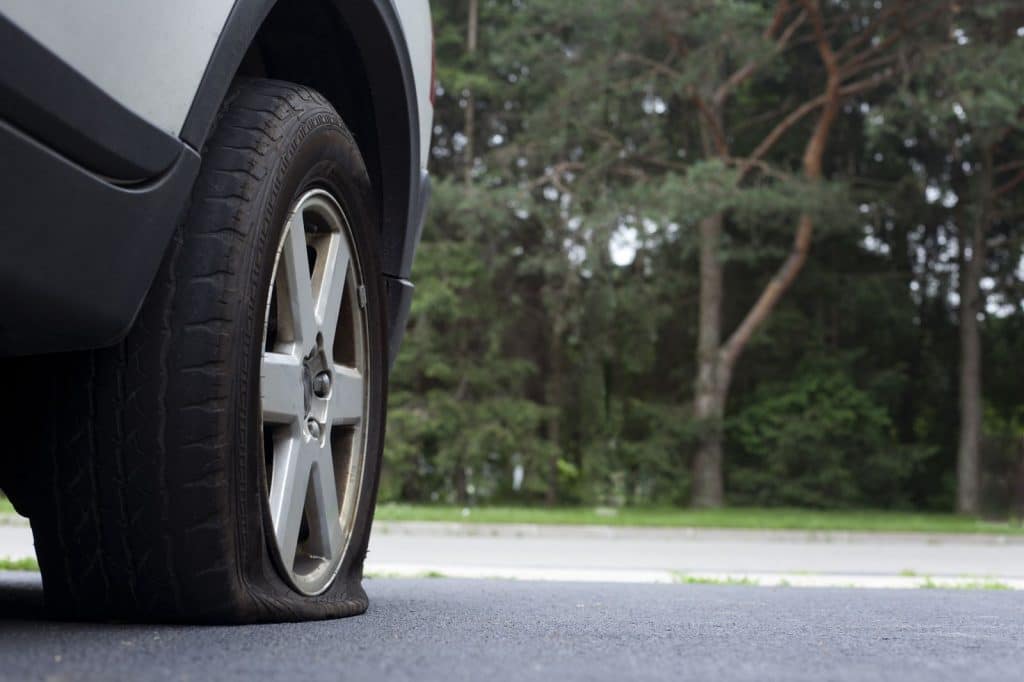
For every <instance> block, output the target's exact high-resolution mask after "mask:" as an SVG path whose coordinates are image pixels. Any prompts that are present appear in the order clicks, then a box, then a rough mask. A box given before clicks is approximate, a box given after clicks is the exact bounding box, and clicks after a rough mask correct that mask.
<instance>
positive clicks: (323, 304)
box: [313, 233, 351, 358]
mask: <svg viewBox="0 0 1024 682" xmlns="http://www.w3.org/2000/svg"><path fill="white" fill-rule="evenodd" d="M325 242H326V244H325V247H324V248H323V251H325V252H326V253H322V254H320V256H321V257H320V259H319V262H317V266H316V273H315V274H314V276H313V288H314V296H315V305H316V323H317V326H318V327H319V328H320V331H321V333H322V334H323V335H324V348H326V349H327V353H328V356H329V357H332V358H333V349H334V335H335V332H336V331H337V329H338V317H339V316H340V314H341V300H342V297H343V296H344V294H345V284H346V280H347V276H348V269H349V264H350V262H351V255H350V254H349V251H348V244H346V243H345V238H344V237H343V236H342V235H341V234H338V233H335V234H332V235H331V236H330V238H329V239H327V240H325Z"/></svg>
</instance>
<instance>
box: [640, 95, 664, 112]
mask: <svg viewBox="0 0 1024 682" xmlns="http://www.w3.org/2000/svg"><path fill="white" fill-rule="evenodd" d="M641 106H642V107H643V109H644V113H645V114H658V115H659V116H660V115H661V114H664V113H665V112H666V111H668V105H667V104H665V100H663V99H662V98H660V97H658V96H657V95H653V94H650V93H648V94H646V95H644V101H643V103H642V104H641Z"/></svg>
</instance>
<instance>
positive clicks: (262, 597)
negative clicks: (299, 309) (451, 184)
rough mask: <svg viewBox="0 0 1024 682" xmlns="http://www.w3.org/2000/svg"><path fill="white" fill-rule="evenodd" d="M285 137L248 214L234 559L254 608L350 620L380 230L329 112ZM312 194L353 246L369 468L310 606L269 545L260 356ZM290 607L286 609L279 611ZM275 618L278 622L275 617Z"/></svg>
mask: <svg viewBox="0 0 1024 682" xmlns="http://www.w3.org/2000/svg"><path fill="white" fill-rule="evenodd" d="M291 124H292V125H291V126H287V127H286V128H287V133H286V135H285V136H284V137H283V138H282V141H286V146H285V148H284V149H279V150H278V154H279V157H278V158H279V161H278V163H277V164H276V165H275V166H274V170H273V173H272V177H268V178H266V179H265V181H264V183H263V191H262V192H261V194H260V196H259V197H258V198H257V201H256V202H255V206H254V207H253V208H258V210H259V220H258V226H259V229H258V230H257V231H256V232H257V235H256V236H257V238H258V239H257V243H256V244H255V245H254V246H255V248H253V249H252V252H253V261H252V267H251V269H250V272H251V273H252V276H251V278H250V281H249V286H250V291H249V292H248V295H246V296H245V297H244V299H243V300H246V301H250V302H251V304H250V307H249V311H248V313H249V314H248V316H247V318H248V324H247V329H246V330H245V331H246V332H247V333H245V334H244V335H240V336H244V339H243V346H244V347H243V348H241V349H240V351H241V352H239V353H238V354H237V358H238V361H239V367H238V372H237V376H238V385H237V391H236V393H235V395H236V396H238V397H239V399H240V400H239V404H238V410H237V418H236V432H237V434H238V442H239V443H240V445H241V447H239V448H238V455H239V456H238V468H237V471H236V478H235V481H234V485H233V489H234V491H235V493H236V495H235V499H236V500H237V501H238V507H237V510H236V512H237V518H238V519H239V524H238V528H237V540H238V558H239V565H240V567H241V576H242V580H243V583H244V588H245V589H246V590H247V591H248V592H249V593H250V596H251V597H252V598H253V599H254V601H255V602H256V603H262V604H268V606H271V605H272V607H273V608H275V609H280V608H281V607H286V608H287V610H288V611H290V612H292V613H293V616H294V618H295V619H305V618H322V617H329V616H333V615H347V614H348V613H350V612H352V611H353V609H354V608H355V609H356V610H364V609H365V608H366V596H365V593H364V592H363V590H362V587H361V585H360V582H361V579H362V564H363V559H364V557H365V554H366V546H367V543H368V541H369V533H370V527H371V523H372V516H373V508H374V504H375V502H376V491H377V485H378V480H379V476H380V464H381V461H380V460H381V453H382V450H383V438H384V430H385V417H386V410H385V406H386V392H387V377H386V371H387V368H386V364H385V357H386V349H387V335H386V329H385V319H386V316H385V315H384V311H383V301H384V296H383V291H382V288H383V287H382V282H381V273H380V266H379V251H378V247H377V239H376V231H377V225H378V221H377V220H376V211H375V210H374V202H373V198H372V194H371V185H370V182H369V179H368V176H367V173H366V169H365V166H364V164H363V161H362V158H361V156H360V155H359V150H358V147H357V146H356V144H355V142H354V140H353V139H352V137H351V135H350V134H349V133H348V131H347V130H346V129H345V127H344V124H343V123H342V122H341V120H340V118H339V117H338V116H337V114H336V113H334V112H333V111H332V110H330V109H329V108H327V107H323V106H319V107H316V108H314V109H313V110H312V111H308V112H302V113H300V114H299V115H298V116H297V117H296V119H295V120H294V121H291ZM311 189H323V190H326V191H327V192H329V193H330V194H331V196H332V197H333V198H334V199H335V200H336V201H337V202H338V204H339V205H340V206H341V208H342V211H343V212H344V214H345V217H346V218H347V220H348V222H349V225H350V228H351V234H350V237H351V239H352V241H353V247H354V252H355V253H354V254H353V255H354V259H353V260H354V262H356V263H357V265H358V267H359V270H360V280H361V283H362V285H363V286H365V287H366V310H365V315H366V321H367V342H368V353H367V355H368V358H367V362H368V380H369V383H370V385H369V391H368V408H367V419H366V425H365V427H364V429H365V442H366V446H365V447H366V460H365V464H364V470H363V480H362V486H361V489H360V495H359V503H358V505H357V511H356V520H355V523H354V524H353V531H352V536H351V538H350V539H349V542H348V545H347V548H346V551H345V555H344V556H343V558H342V562H341V565H340V566H339V568H338V573H337V577H336V578H335V580H334V582H333V583H332V584H331V586H330V587H329V588H328V589H327V590H326V591H325V592H324V593H323V594H321V595H318V596H315V597H309V596H305V595H302V594H300V593H298V592H297V591H295V590H294V589H293V588H292V587H291V586H290V585H289V584H288V583H287V581H285V580H284V579H283V578H282V576H281V574H280V571H279V569H278V561H277V557H276V553H277V548H276V545H275V544H274V542H273V539H272V538H273V533H272V531H270V529H272V527H273V526H272V524H271V516H270V509H269V499H268V496H267V490H268V489H269V488H268V475H267V471H266V465H265V459H264V453H263V447H264V446H263V437H262V428H261V426H262V424H261V418H260V414H261V398H260V379H259V378H260V367H261V359H262V354H263V334H264V324H265V312H266V309H267V303H268V299H269V296H270V285H271V280H272V277H273V271H274V263H275V259H276V257H277V249H278V245H279V243H280V240H281V237H282V234H283V231H284V229H285V222H286V220H287V218H288V214H289V211H290V210H291V208H292V206H293V205H294V203H295V201H296V200H297V199H298V198H299V197H300V196H301V195H302V194H304V193H305V192H307V191H309V190H311ZM286 605H287V606H286ZM278 616H280V614H278Z"/></svg>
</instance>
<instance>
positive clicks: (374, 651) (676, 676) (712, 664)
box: [0, 573, 1024, 682]
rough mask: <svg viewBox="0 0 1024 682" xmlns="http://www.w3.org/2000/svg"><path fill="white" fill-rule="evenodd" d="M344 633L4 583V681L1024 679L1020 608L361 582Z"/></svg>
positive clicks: (948, 596) (777, 591)
mask: <svg viewBox="0 0 1024 682" xmlns="http://www.w3.org/2000/svg"><path fill="white" fill-rule="evenodd" d="M367 591H368V592H369V594H370V599H371V607H370V611H369V612H368V613H367V615H365V616H361V617H358V618H352V619H347V620H341V621H329V622H319V623H307V624H284V625H263V626H251V627H250V626H246V627H165V626H164V627H157V626H139V625H92V624H67V623H53V622H46V621H43V620H39V618H40V617H41V615H40V614H41V611H40V608H41V607H40V603H41V598H42V597H41V592H40V589H39V586H38V578H37V577H36V576H34V575H30V574H14V573H7V574H3V573H0V679H4V680H63V679H73V680H104V681H106V680H121V679H153V680H208V679H218V680H246V681H251V680H263V679H281V680H385V681H387V680H416V681H417V682H429V681H431V680H439V681H444V682H458V681H461V680H466V681H473V682H477V681H479V680H489V681H492V680H493V681H496V682H500V681H502V680H517V681H519V680H526V681H529V680H558V681H559V682H571V681H575V680H614V681H615V682H620V681H621V680H666V681H668V680H671V681H672V682H680V681H683V680H721V681H722V682H730V681H740V680H743V681H747V680H749V681H755V680H756V681H758V682H762V681H765V680H787V681H801V680H809V681H810V680H813V681H815V682H818V681H820V680H839V681H843V680H872V681H874V680H894V681H897V680H898V681H900V682H912V681H915V680H929V681H934V680H956V681H957V682H961V681H965V680H967V681H970V680H1017V679H1020V675H1021V670H1022V667H1024V593H1021V592H993V591H967V590H953V591H947V590H922V589H917V590H842V589H830V588H822V589H794V588H764V587H737V586H715V585H630V584H599V583H555V582H520V581H499V580H454V579H375V580H369V581H367Z"/></svg>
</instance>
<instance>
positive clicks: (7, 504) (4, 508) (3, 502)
mask: <svg viewBox="0 0 1024 682" xmlns="http://www.w3.org/2000/svg"><path fill="white" fill-rule="evenodd" d="M14 513H15V511H14V505H13V504H11V501H10V500H8V499H7V498H6V497H4V496H3V495H0V514H14Z"/></svg>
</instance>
